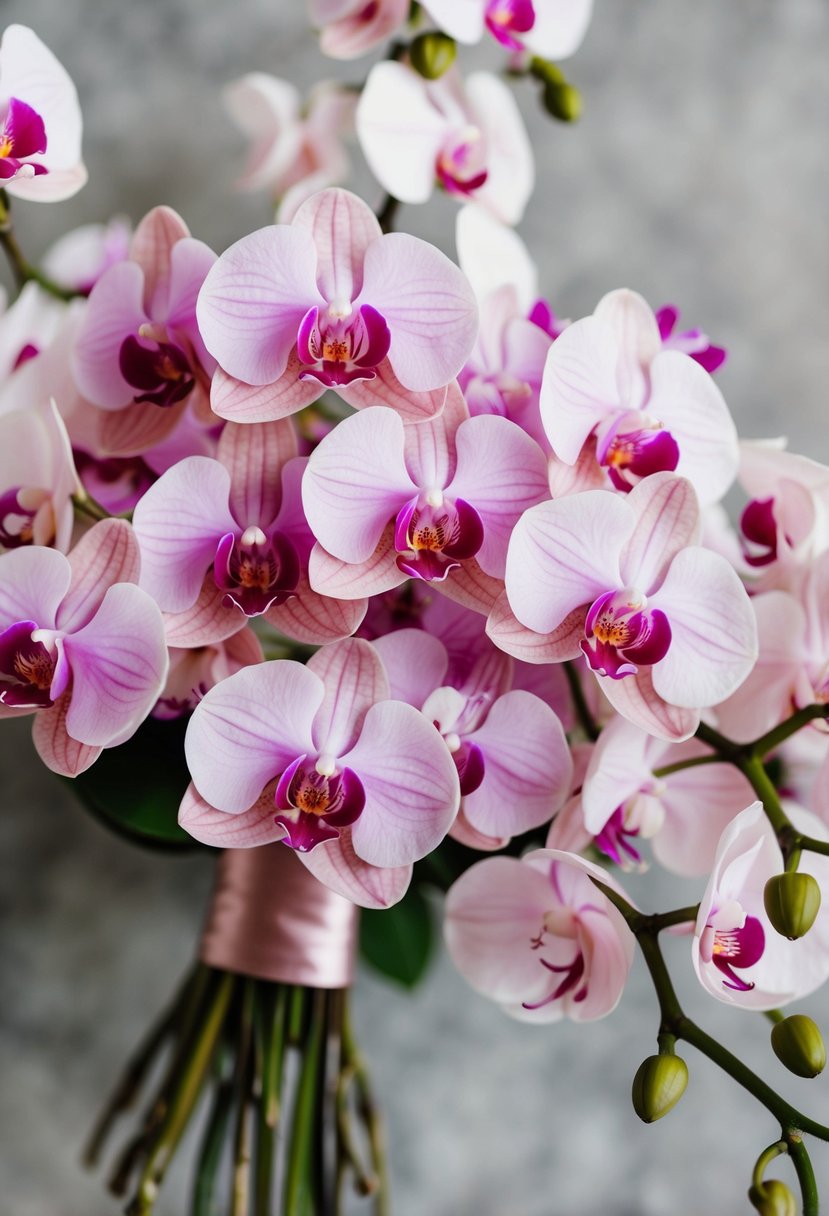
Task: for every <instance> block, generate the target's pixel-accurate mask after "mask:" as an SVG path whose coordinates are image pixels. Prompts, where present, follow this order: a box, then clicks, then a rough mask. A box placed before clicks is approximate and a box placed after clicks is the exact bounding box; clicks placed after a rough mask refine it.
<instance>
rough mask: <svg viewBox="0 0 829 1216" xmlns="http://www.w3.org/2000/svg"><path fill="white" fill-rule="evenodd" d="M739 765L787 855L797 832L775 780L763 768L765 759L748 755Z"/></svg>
mask: <svg viewBox="0 0 829 1216" xmlns="http://www.w3.org/2000/svg"><path fill="white" fill-rule="evenodd" d="M737 767H738V768H739V769H740V771H741V772H742V773H743V774H744V775H745V776H746V777H747V778H748V781H749V782H750V783H751V788H752V789H753V790H754V792H755V794H756V795H757V797H758V798H759V799H760V801H761V802H762V804H763V809H764V810H765V812H766V817H767V818H768V821H769V823H770V824H771V826H772V827H773V828H774V830H775V832H776V833H777V838H778V840H779V841H780V845H781V848H782V849H783V853H784V856H785V855H787V854H788V852H789V851H790V848H789V847H787V841H788V839H789V837H790V836H791V834H792V833H794V835H797V833H796V832H795V830H794V828H793V827H792V824H791V821H790V819H789V817H788V815H787V814H786V812H785V811H784V810H783V804H782V802H781V801H780V796H779V794H778V793H777V790H776V789H775V787H774V782H773V781H772V779H771V778H770V777H769V775H768V773H767V772H766V770H765V769H764V768H763V761H762V760H761V759H760V758H759V757H758V756H748V757H744V758H743V759H741V760H740V761H739V762H738V764H737Z"/></svg>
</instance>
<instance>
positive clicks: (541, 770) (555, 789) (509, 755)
mask: <svg viewBox="0 0 829 1216" xmlns="http://www.w3.org/2000/svg"><path fill="white" fill-rule="evenodd" d="M467 738H468V740H469V742H470V743H474V744H475V745H476V746H477V747H479V748H480V749H481V752H482V753H483V757H484V779H483V781H482V783H481V785H480V786H479V787H478V789H477V790H473V792H472V793H471V794H467V795H466V796H465V798H464V800H463V806H464V813H465V815H466V818H467V819H468V820H469V822H470V824H471V825H472V826H473V827H474V828H476V829H477V830H478V831H479V832H482V833H483V834H484V835H485V836H519V835H520V834H521V833H522V832H528V831H529V830H530V829H531V828H537V827H540V826H541V824H543V823H547V822H549V820H550V819H552V817H553V815H554V814H555V813H556V811H557V810H559V808H560V807H561V805H562V803H563V802H564V800H565V798H566V797H567V795H568V794H569V792H570V783H571V778H572V775H573V762H572V760H571V758H570V751H569V749H568V747H567V740H566V739H565V737H564V731H563V729H562V726H561V723H560V722H559V720H558V718H557V717H556V715H555V714H554V713H553V711H552V710H551V709H550V707H549V706H548V705H545V704H544V702H543V701H541V700H540V699H539V698H538V697H535V696H533V694H532V693H529V692H523V691H522V690H520V689H516V690H515V691H514V692H508V693H506V694H505V695H504V696H503V697H499V698H498V700H497V701H496V702H495V704H494V705H493V706H492V709H491V710H490V711H489V714H488V715H487V718H486V721H485V722H484V724H483V726H481V727H480V729H479V730H476V731H474V732H473V733H472V734H470V735H468V736H467Z"/></svg>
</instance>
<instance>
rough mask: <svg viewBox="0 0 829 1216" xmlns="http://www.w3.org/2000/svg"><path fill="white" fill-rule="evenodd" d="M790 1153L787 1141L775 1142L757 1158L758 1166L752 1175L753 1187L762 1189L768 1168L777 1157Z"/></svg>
mask: <svg viewBox="0 0 829 1216" xmlns="http://www.w3.org/2000/svg"><path fill="white" fill-rule="evenodd" d="M788 1151H789V1146H788V1144H787V1143H786V1141H785V1140H775V1142H774V1144H770V1145H769V1146H768V1148H767V1149H764V1151H763V1152H762V1153H761V1154H760V1156H759V1157H758V1158H757V1164H756V1165H755V1167H754V1172H753V1174H752V1175H751V1182H752V1185H753V1186H756V1187H761V1186H762V1185H763V1177H764V1175H765V1172H766V1168H767V1167H768V1166H769V1165H771V1163H772V1161H774V1159H775V1158H776V1157H780V1156H782V1154H783V1153H787V1152H788Z"/></svg>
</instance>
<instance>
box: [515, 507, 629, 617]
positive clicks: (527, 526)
mask: <svg viewBox="0 0 829 1216" xmlns="http://www.w3.org/2000/svg"><path fill="white" fill-rule="evenodd" d="M634 522H635V515H634V513H633V511H632V509H631V507H630V506H629V504H628V503H627V501H626V500H625V499H623V498H621V497H620V496H617V495H615V494H609V493H606V492H604V491H602V490H587V491H585V492H584V493H583V494H577V495H573V496H572V497H571V498H559V499H556V500H555V501H554V502H542V503H540V504H539V505H538V506H537V507H532V508H531V509H530V510H529V511H527V512H526V513H525V514H524V515H523V516H522V517H521V519H520V520H519V521H518V523H517V524H516V526H515V529H514V531H513V534H512V539H511V540H510V544H509V551H508V553H507V565H506V576H505V582H506V589H507V597H508V599H509V602H510V607H511V608H512V610H513V612H514V613H515V615H516V616H517V618H518V620H519V621H520V622H521V623H522V625H527V626H528V627H529V628H530V629H534V630H535V631H536V633H551V632H552V631H553V630H554V629H557V628H558V626H559V625H560V624H561V623H562V621H563V620H564V619H565V618H566V617H568V616H569V615H570V613H571V612H573V611H574V610H575V609H576V608H579V607H581V606H582V605H586V604H590V603H592V601H593V600H594V599H596V597H597V596H598V595H600V594H601V593H602V592H603V591H607V590H608V589H610V588H617V587H619V586H620V585H621V573H620V569H619V555H620V552H621V550H622V547H623V545H624V544H625V542H626V540H627V539H628V537H629V536H630V535H631V533H632V531H633V527H634Z"/></svg>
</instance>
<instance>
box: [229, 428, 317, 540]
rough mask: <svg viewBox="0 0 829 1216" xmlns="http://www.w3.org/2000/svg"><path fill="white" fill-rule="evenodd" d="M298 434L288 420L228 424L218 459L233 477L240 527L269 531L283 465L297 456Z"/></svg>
mask: <svg viewBox="0 0 829 1216" xmlns="http://www.w3.org/2000/svg"><path fill="white" fill-rule="evenodd" d="M297 450H298V442H297V434H296V431H295V430H294V427H293V424H292V423H291V422H289V421H288V420H287V419H283V420H280V421H279V422H265V423H252V424H251V423H249V424H247V425H245V426H239V425H236V424H234V423H232V422H231V423H229V424H228V425H227V426H226V427H225V428H224V429H223V431H222V434H221V437H220V439H219V447H218V451H217V452H216V457H217V459H218V460H219V462H220V463H221V464H223V465H224V466H225V468H226V469H227V471H228V473H229V474H230V508H231V511H232V512H233V514H234V515H235V517H236V521H237V523H238V524H239V525H240V527H241V528H243V529H244V528H247V527H248V526H249V525H251V524H256V525H257V526H259V527H260V528H264V529H267V528H268V527H269V526H270V524H271V523H272V522H273V520H274V519H275V518H276V515H277V512H278V511H279V505H280V501H281V499H282V482H281V473H282V469H283V466H284V465H285V464H286V463H287V462H288V461H289V460H291V459H292V458H293V457H294V456H296V454H297Z"/></svg>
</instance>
